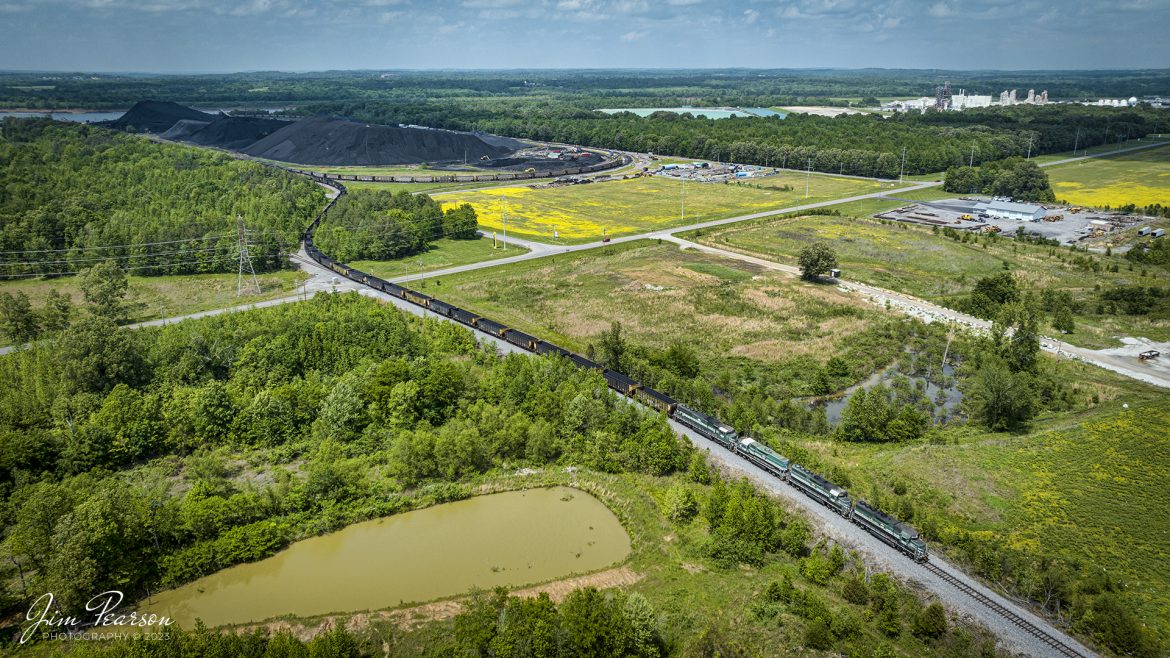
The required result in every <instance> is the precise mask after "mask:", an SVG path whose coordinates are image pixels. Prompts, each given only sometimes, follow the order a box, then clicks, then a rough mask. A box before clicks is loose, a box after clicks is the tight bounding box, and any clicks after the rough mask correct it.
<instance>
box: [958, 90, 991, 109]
mask: <svg viewBox="0 0 1170 658" xmlns="http://www.w3.org/2000/svg"><path fill="white" fill-rule="evenodd" d="M971 107H991V95H990V94H988V95H986V96H979V95H973V94H967V93H965V92H964V91H962V90H960V91H959V93H957V94H955V95H954V96H951V109H952V110H965V109H967V108H971Z"/></svg>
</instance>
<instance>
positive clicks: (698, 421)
mask: <svg viewBox="0 0 1170 658" xmlns="http://www.w3.org/2000/svg"><path fill="white" fill-rule="evenodd" d="M330 184H331V185H333V186H335V187H337V189H338V191H339V193H340V194H345V187H344V186H342V185H340V184H338V183H336V182H332V181H331V182H330ZM340 194H339V196H340ZM326 210H328V206H326ZM324 213H325V211H324V210H323V211H322V212H321V214H320V215H318V217H317V219H316V220H315V221H314V222H313V224H312V225H311V226H310V227H309V228H308V230H306V231H305V236H304V240H305V251H306V252H307V253H308V255H309V257H310V258H312V259H313V260H315V261H317V262H318V263H320V264H321V265H323V266H324V267H327V268H329V269H331V270H333V271H334V272H337V273H338V274H340V275H341V276H344V277H346V278H347V279H350V280H352V281H356V282H358V283H361V284H363V285H367V286H369V287H371V288H374V289H375V290H380V291H382V292H384V293H387V294H389V295H391V296H394V297H398V298H400V299H403V300H405V301H408V302H410V303H412V304H415V305H418V306H421V307H423V308H425V309H428V310H430V311H432V312H434V313H436V314H437V315H441V316H444V317H447V318H450V319H452V320H455V321H456V322H459V323H461V324H464V325H467V326H468V327H472V328H474V329H477V330H479V331H482V332H484V333H486V334H489V335H492V336H495V337H497V338H501V339H503V340H505V341H507V342H509V343H511V344H512V345H516V346H517V347H520V348H522V349H525V350H528V351H530V352H534V353H536V354H555V355H558V356H562V357H565V358H567V359H569V360H570V361H572V362H573V363H576V364H577V365H578V366H581V367H582V368H586V369H588V370H597V371H600V372H601V374H602V376H603V377H604V378H605V381H606V383H607V384H608V385H609V387H610V388H612V389H614V390H615V391H617V392H618V393H621V394H622V395H625V396H627V397H631V398H634V399H636V400H638V401H639V402H641V403H643V404H645V405H647V406H649V407H652V408H654V409H657V410H658V411H661V412H662V413H665V414H666V415H668V416H670V417H671V418H673V419H674V420H675V421H677V422H679V423H680V424H682V425H685V426H686V427H689V428H691V429H692V430H694V431H695V432H697V433H698V434H699V435H701V436H703V437H704V438H706V439H708V440H710V441H714V442H715V443H716V444H718V445H721V446H723V447H724V448H727V449H728V450H731V451H732V452H735V453H737V454H739V455H742V456H743V457H744V458H745V459H747V460H748V461H750V462H751V463H753V464H755V465H757V466H759V467H760V468H762V469H764V470H765V471H767V472H768V473H771V474H772V475H774V476H775V477H777V478H779V479H781V480H784V481H786V482H788V484H790V485H792V486H793V487H796V488H797V489H798V490H800V491H802V492H804V493H805V494H806V495H808V496H809V497H810V498H812V499H813V500H816V501H818V502H820V503H821V504H823V505H825V506H827V507H828V508H829V509H831V510H833V511H834V512H836V513H838V514H840V515H841V516H843V517H845V518H846V519H850V520H851V521H852V522H853V523H855V524H857V525H859V526H861V527H862V528H864V529H865V530H866V531H867V532H869V533H870V534H872V535H874V536H875V537H877V538H878V539H880V540H881V541H882V542H884V543H886V544H888V545H889V546H892V547H893V548H895V549H897V550H899V551H901V552H902V553H905V554H906V555H908V556H910V557H911V558H913V559H914V560H915V561H917V562H925V561H926V560H927V558H928V552H927V548H926V544H925V543H924V542H923V541H922V540H921V539H920V538H919V536H918V533H917V532H916V531H915V530H914V529H913V528H911V527H910V526H909V525H907V524H905V523H902V522H900V521H898V520H897V519H894V518H893V517H891V516H889V515H887V514H884V513H883V512H881V511H880V510H878V509H876V508H874V507H873V506H871V505H869V504H867V503H866V502H865V501H863V500H859V501H857V502H856V503H855V502H853V501H852V500H851V499H850V498H849V493H848V492H847V491H846V490H845V489H844V488H843V487H839V486H837V485H835V484H833V483H832V482H829V481H828V480H826V479H825V478H823V477H821V476H820V475H817V474H816V473H814V472H812V471H810V470H809V469H807V468H805V467H804V466H801V465H800V464H793V463H791V462H790V461H789V460H788V459H787V458H785V457H783V456H781V455H779V454H777V453H776V452H775V451H773V450H772V449H771V448H769V447H768V446H766V445H764V444H763V443H760V442H759V441H756V440H755V439H752V438H749V437H740V436H739V434H738V433H737V432H736V431H735V429H734V428H732V427H729V426H728V425H726V424H724V423H722V422H720V421H719V420H718V419H717V418H714V417H712V416H709V415H707V414H704V413H702V412H699V411H696V410H694V409H691V408H690V407H687V406H686V405H683V404H679V403H678V402H677V401H676V400H674V399H673V398H671V397H670V396H669V395H666V394H665V393H661V392H659V391H656V390H654V389H653V388H650V387H649V386H643V385H642V384H641V383H639V382H637V381H634V380H633V379H631V378H629V377H627V376H626V375H624V374H622V373H620V372H617V371H616V370H612V369H610V368H606V367H604V366H602V365H601V364H599V363H596V362H594V361H592V360H591V359H587V358H585V357H583V356H581V355H579V354H576V353H574V352H571V351H569V350H566V349H564V348H563V347H559V346H557V345H554V344H553V343H550V342H548V341H545V340H541V339H539V338H536V337H535V336H531V335H529V334H527V333H524V332H523V331H519V330H517V329H513V328H511V327H507V326H504V325H502V324H500V323H499V322H496V321H495V320H492V319H490V318H485V317H483V316H480V315H478V314H476V313H472V312H471V311H467V310H465V309H462V308H459V307H458V306H454V305H452V304H448V303H447V302H444V301H442V300H440V299H436V298H435V297H432V296H430V295H426V294H424V293H421V292H417V291H414V290H411V289H409V288H405V287H403V286H400V285H398V284H395V283H390V282H389V281H386V280H384V279H381V278H378V277H376V276H373V275H372V274H367V273H366V272H362V271H360V270H357V269H355V268H352V267H349V266H348V265H346V264H344V263H339V262H337V261H336V260H334V259H332V258H330V257H329V256H327V255H326V254H324V253H322V252H321V250H319V249H317V247H316V246H314V244H313V232H314V231H315V230H316V228H317V225H318V224H319V223H320V220H321V217H322V216H323V215H324Z"/></svg>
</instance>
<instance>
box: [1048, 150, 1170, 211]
mask: <svg viewBox="0 0 1170 658" xmlns="http://www.w3.org/2000/svg"><path fill="white" fill-rule="evenodd" d="M1047 172H1048V179H1049V181H1051V182H1052V191H1053V192H1055V193H1056V198H1057V199H1060V200H1063V201H1067V202H1068V203H1071V204H1073V205H1078V206H1094V207H1098V208H1100V207H1105V206H1109V207H1111V208H1118V207H1121V206H1124V205H1127V204H1130V203H1132V204H1134V205H1136V206H1148V205H1152V204H1155V203H1158V204H1161V205H1163V206H1170V146H1164V147H1161V148H1154V149H1149V150H1147V151H1137V152H1133V153H1124V154H1121V155H1118V156H1114V157H1107V158H1094V159H1092V160H1082V161H1079V162H1073V163H1070V164H1067V165H1061V166H1058V167H1052V168H1050V169H1048V170H1047Z"/></svg>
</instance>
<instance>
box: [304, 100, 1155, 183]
mask: <svg viewBox="0 0 1170 658" xmlns="http://www.w3.org/2000/svg"><path fill="white" fill-rule="evenodd" d="M320 112H328V113H335V114H341V115H345V116H351V117H353V118H355V119H359V120H365V121H371V122H377V123H386V124H391V125H394V124H397V123H408V124H418V125H426V126H432V127H436V128H449V129H455V130H481V131H486V132H490V133H496V134H500V135H507V136H510V137H522V138H527V139H537V140H546V141H556V142H565V143H571V144H582V145H585V146H593V147H598V148H617V149H624V150H630V151H643V152H653V153H657V154H661V155H673V156H680V157H687V158H703V159H710V160H717V161H727V162H736V163H742V164H754V165H761V166H765V167H766V166H772V167H788V168H793V169H806V168H811V169H813V170H814V171H821V172H827V173H836V174H852V175H860V176H877V177H882V178H898V177H899V176H900V175H901V174H903V173H905V174H927V173H934V172H941V171H945V170H946V169H948V168H950V167H954V166H959V165H965V164H969V163H970V162H971V160H974V162H976V163H983V162H989V161H994V160H1001V159H1004V158H1008V157H1012V156H1021V157H1022V156H1027V155H1028V154H1031V155H1037V154H1041V153H1055V152H1062V151H1072V150H1073V149H1074V148H1077V149H1084V148H1087V147H1090V146H1096V145H1100V144H1104V143H1114V142H1117V141H1118V140H1119V139H1131V138H1137V137H1142V136H1145V135H1146V134H1149V133H1154V132H1160V131H1166V130H1170V118H1168V117H1167V116H1165V115H1166V113H1164V112H1159V111H1157V110H1153V109H1150V108H1143V107H1137V108H1129V109H1118V108H1095V107H1084V106H1080V105H1047V106H1020V107H1011V108H993V109H986V110H967V111H963V112H941V113H939V112H929V113H927V114H921V115H920V114H915V113H901V114H895V115H893V116H890V117H886V118H883V117H881V116H879V115H874V114H855V115H848V116H839V117H822V116H813V115H806V114H791V115H788V116H787V117H786V118H783V119H781V118H779V117H768V118H756V117H751V118H730V119H706V118H702V117H694V116H691V115H689V114H682V115H677V114H673V113H668V112H658V113H655V114H652V115H650V116H648V117H639V116H636V115H634V114H630V113H624V114H618V115H607V114H603V113H600V112H594V111H591V108H588V107H582V106H581V104H580V103H577V102H572V101H567V100H559V99H541V100H540V101H534V100H532V99H528V98H500V99H444V100H442V101H433V102H426V101H421V102H420V101H412V102H382V101H366V102H333V103H320V104H312V105H308V106H305V107H304V108H301V109H298V110H295V113H298V114H304V113H310V114H311V113H320ZM903 149H905V162H903Z"/></svg>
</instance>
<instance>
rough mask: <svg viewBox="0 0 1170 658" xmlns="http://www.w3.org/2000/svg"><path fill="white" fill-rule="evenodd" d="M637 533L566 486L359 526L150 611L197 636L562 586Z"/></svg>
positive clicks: (188, 589)
mask: <svg viewBox="0 0 1170 658" xmlns="http://www.w3.org/2000/svg"><path fill="white" fill-rule="evenodd" d="M629 553H630V536H629V534H627V533H626V530H625V528H623V527H622V525H621V523H620V522H619V521H618V519H617V517H616V516H614V514H613V512H610V511H609V509H608V508H606V507H605V505H604V504H602V503H601V501H599V500H597V499H596V498H594V497H593V496H591V495H589V494H587V493H585V492H583V491H580V490H577V489H570V488H566V487H553V488H548V489H529V490H527V491H511V492H507V493H500V494H491V495H487V496H478V497H475V498H469V499H467V500H462V501H459V502H455V503H447V504H444V505H437V506H434V507H428V508H426V509H421V510H416V511H413V512H406V513H405V514H398V515H395V516H390V517H386V518H382V519H376V520H373V521H366V522H364V523H358V524H355V525H352V526H349V527H347V528H345V529H343V530H340V531H338V532H335V533H333V534H330V535H324V536H321V537H313V538H311V539H306V540H304V541H300V542H297V543H295V544H293V545H292V546H290V547H289V548H288V549H286V550H284V551H282V552H280V553H278V554H276V555H274V556H272V557H270V558H268V559H265V560H261V561H259V562H253V563H250V564H242V565H239V566H235V567H231V568H229V569H224V570H223V571H220V572H217V573H214V574H212V575H210V576H207V577H204V578H201V579H199V580H197V581H195V582H192V583H188V584H187V585H184V586H182V587H180V588H178V589H174V590H170V591H167V592H162V593H160V594H158V595H156V596H154V597H152V598H151V599H150V600H149V601H148V602H144V603H142V604H141V605H140V606H139V609H141V610H145V611H150V612H156V613H159V614H165V615H167V616H169V617H171V618H172V619H175V620H176V621H177V622H178V625H179V626H182V627H184V628H191V627H193V626H194V624H195V620H196V619H197V618H198V619H202V620H203V621H204V622H205V623H206V624H207V625H208V626H221V625H225V624H238V623H246V622H255V621H262V620H264V619H268V618H270V617H275V616H278V615H286V614H293V615H298V616H312V615H321V614H327V613H331V612H354V611H360V610H377V609H379V608H387V607H391V606H397V605H399V604H401V603H406V602H412V601H428V600H432V599H437V598H443V597H447V596H453V595H456V594H462V593H464V592H466V591H468V590H469V589H471V588H472V587H481V588H492V587H496V586H499V585H504V586H513V585H523V584H528V583H534V582H541V581H547V580H553V579H556V578H560V577H562V576H567V575H569V574H572V573H581V572H586V571H595V570H597V569H601V568H603V567H606V566H609V565H612V564H614V563H616V562H619V561H621V560H624V559H625V558H626V556H627V555H629Z"/></svg>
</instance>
